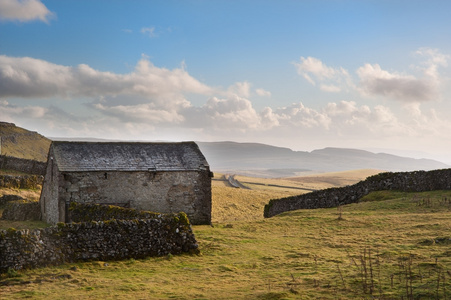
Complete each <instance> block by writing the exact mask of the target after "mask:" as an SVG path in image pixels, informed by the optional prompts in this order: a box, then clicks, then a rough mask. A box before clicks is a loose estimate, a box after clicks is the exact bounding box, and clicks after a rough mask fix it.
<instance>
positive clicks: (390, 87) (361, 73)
mask: <svg viewBox="0 0 451 300" xmlns="http://www.w3.org/2000/svg"><path fill="white" fill-rule="evenodd" d="M415 54H416V55H417V56H420V57H423V58H425V59H426V60H425V61H424V62H422V64H421V65H420V66H414V71H415V73H413V74H405V73H400V72H396V71H387V70H384V69H382V68H381V66H380V65H379V64H369V63H366V64H364V65H363V66H361V67H360V68H358V69H357V71H356V75H357V76H358V78H359V79H360V81H359V82H358V84H355V83H354V80H353V78H352V77H351V76H350V75H349V72H348V71H347V70H346V69H344V68H342V67H340V68H332V67H329V66H327V65H326V64H324V63H323V62H322V61H321V60H319V59H317V58H314V57H307V58H304V57H301V59H300V62H299V63H294V65H295V66H296V69H297V72H298V74H299V75H301V76H303V77H304V78H305V79H306V80H307V81H308V82H309V83H311V84H312V85H315V86H319V87H320V89H321V90H322V91H325V92H331V93H338V92H342V91H352V90H354V91H358V92H359V93H360V94H361V95H363V96H367V97H375V96H379V97H384V98H387V99H390V100H398V101H402V102H404V103H411V102H424V101H431V100H437V99H439V89H440V85H441V84H442V81H443V79H442V76H440V74H439V72H438V68H439V67H445V66H447V65H448V60H449V58H450V56H449V55H445V54H442V53H441V52H440V51H439V50H437V49H431V48H420V49H419V50H417V51H416V52H415ZM418 71H419V72H420V74H416V73H417V72H418Z"/></svg>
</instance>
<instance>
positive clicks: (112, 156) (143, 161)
mask: <svg viewBox="0 0 451 300" xmlns="http://www.w3.org/2000/svg"><path fill="white" fill-rule="evenodd" d="M51 155H52V157H51V159H54V162H55V163H56V165H57V166H58V169H59V170H60V171H63V172H86V171H193V170H202V169H207V168H209V165H208V162H207V160H206V159H205V157H204V155H203V154H202V152H201V151H200V149H199V147H198V145H197V144H196V143H195V142H191V141H184V142H129V141H120V142H110V141H109V142H98V141H95V142H91V141H53V142H52V145H51Z"/></svg>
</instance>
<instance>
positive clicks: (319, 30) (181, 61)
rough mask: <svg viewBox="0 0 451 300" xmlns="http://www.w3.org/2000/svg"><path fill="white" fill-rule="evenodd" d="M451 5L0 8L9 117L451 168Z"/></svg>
mask: <svg viewBox="0 0 451 300" xmlns="http://www.w3.org/2000/svg"><path fill="white" fill-rule="evenodd" d="M449 11H451V2H448V1H395V0H392V1H361V0H360V1H344V0H343V1H340V0H329V1H326V0H324V1H308V0H305V1H301V0H300V1H264V0H260V1H246V0H243V1H233V0H228V1H201V0H197V1H137V0H136V1H119V0H110V1H81V0H76V1H75V0H74V1H70V0H65V1H38V0H22V1H18V0H0V120H1V121H7V122H13V123H15V124H16V125H18V126H21V127H25V128H27V129H30V130H35V131H38V132H39V133H41V134H43V135H46V136H49V137H96V138H106V139H127V140H175V141H179V140H197V141H222V140H233V141H238V142H260V143H267V144H272V145H278V146H283V147H289V148H291V149H293V150H307V151H310V150H313V149H318V148H324V147H344V148H360V149H371V150H374V151H376V152H377V151H382V150H383V151H385V152H391V153H395V154H403V155H409V156H415V157H419V156H425V157H433V158H437V159H440V160H442V161H446V162H451V155H450V154H449V149H450V148H451V130H450V129H451V118H450V117H449V115H450V113H451V105H450V96H451V93H450V92H451V85H450V84H449V83H450V67H449V62H450V55H451V39H450V36H451V20H450V18H449V15H448V14H449ZM421 152H423V154H421ZM425 153H427V154H425Z"/></svg>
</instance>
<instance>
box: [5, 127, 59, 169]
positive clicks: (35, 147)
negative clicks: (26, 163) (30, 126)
mask: <svg viewBox="0 0 451 300" xmlns="http://www.w3.org/2000/svg"><path fill="white" fill-rule="evenodd" d="M0 136H1V154H2V155H8V156H14V157H19V158H26V159H34V160H38V161H47V153H48V151H49V147H50V143H51V141H50V140H49V139H47V138H46V137H44V136H42V135H40V134H38V133H36V132H33V131H28V130H26V129H24V128H20V127H17V126H15V125H14V124H12V123H5V122H0Z"/></svg>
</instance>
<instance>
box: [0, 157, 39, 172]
mask: <svg viewBox="0 0 451 300" xmlns="http://www.w3.org/2000/svg"><path fill="white" fill-rule="evenodd" d="M46 168H47V163H46V162H41V161H37V160H32V159H25V158H18V157H13V156H6V155H0V169H7V170H15V171H19V172H24V173H27V174H34V175H45V170H46Z"/></svg>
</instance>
